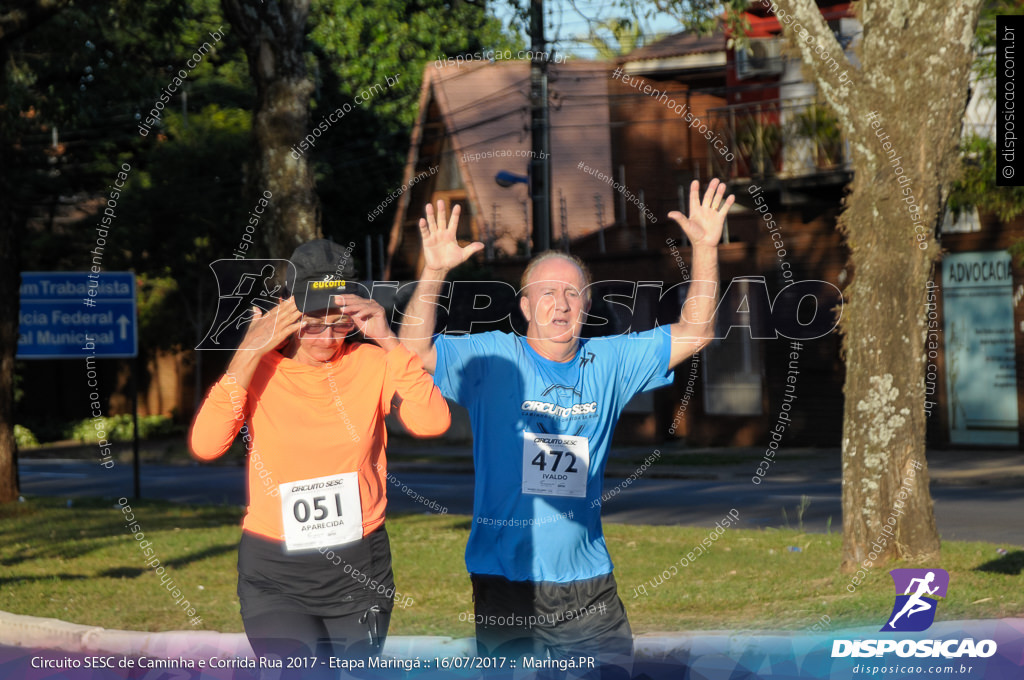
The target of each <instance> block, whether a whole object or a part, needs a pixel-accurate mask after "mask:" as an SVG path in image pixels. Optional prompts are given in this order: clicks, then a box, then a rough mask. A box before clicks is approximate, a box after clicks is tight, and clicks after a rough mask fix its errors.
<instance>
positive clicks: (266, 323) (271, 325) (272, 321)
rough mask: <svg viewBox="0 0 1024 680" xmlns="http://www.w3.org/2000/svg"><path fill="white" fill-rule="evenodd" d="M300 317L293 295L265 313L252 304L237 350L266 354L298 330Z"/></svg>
mask: <svg viewBox="0 0 1024 680" xmlns="http://www.w3.org/2000/svg"><path fill="white" fill-rule="evenodd" d="M301 318H302V312H300V311H299V308H298V306H297V305H296V304H295V298H294V297H290V298H288V299H287V300H282V301H281V303H280V304H279V305H277V306H276V307H274V308H273V309H271V310H270V311H269V312H267V313H266V314H264V313H263V310H262V309H260V308H259V307H255V306H254V307H253V308H252V320H251V321H250V322H249V327H248V328H247V329H246V331H245V337H243V338H242V342H241V343H240V344H239V345H238V350H237V351H239V352H244V351H248V352H258V353H259V354H266V353H267V352H269V351H270V350H272V349H274V348H276V347H277V346H279V345H280V344H281V343H283V342H284V341H285V340H287V339H288V338H289V337H290V336H291V334H292V333H294V332H295V331H297V330H299V320H300V319H301Z"/></svg>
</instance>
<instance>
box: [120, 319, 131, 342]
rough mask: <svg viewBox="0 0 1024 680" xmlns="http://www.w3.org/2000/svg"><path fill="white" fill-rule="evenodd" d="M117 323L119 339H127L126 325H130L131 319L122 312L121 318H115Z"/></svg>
mask: <svg viewBox="0 0 1024 680" xmlns="http://www.w3.org/2000/svg"><path fill="white" fill-rule="evenodd" d="M117 325H118V326H120V327H121V339H122V340H127V339H128V326H130V325H131V321H129V320H128V317H127V316H125V315H124V314H122V315H121V318H120V319H118V320H117Z"/></svg>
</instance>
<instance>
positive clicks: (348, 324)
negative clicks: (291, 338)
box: [302, 319, 355, 335]
mask: <svg viewBox="0 0 1024 680" xmlns="http://www.w3.org/2000/svg"><path fill="white" fill-rule="evenodd" d="M328 328H330V329H331V330H332V331H334V332H335V333H336V334H337V333H339V332H340V333H341V334H347V333H348V332H349V331H351V330H352V329H353V328H355V324H354V323H353V322H352V320H351V319H344V320H342V321H338V322H336V323H319V322H317V321H314V322H311V323H308V324H306V325H305V326H303V327H302V333H303V334H308V335H320V334H321V333H323V332H324V331H325V330H327V329H328Z"/></svg>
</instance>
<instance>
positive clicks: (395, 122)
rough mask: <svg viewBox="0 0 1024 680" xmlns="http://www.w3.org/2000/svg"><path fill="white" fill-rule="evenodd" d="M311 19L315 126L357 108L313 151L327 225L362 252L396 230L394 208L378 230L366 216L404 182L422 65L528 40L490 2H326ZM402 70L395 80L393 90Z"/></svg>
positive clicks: (517, 45) (378, 223) (378, 224)
mask: <svg viewBox="0 0 1024 680" xmlns="http://www.w3.org/2000/svg"><path fill="white" fill-rule="evenodd" d="M310 25H311V26H312V29H311V31H310V34H309V41H310V43H311V50H312V53H313V55H314V57H315V59H316V63H315V69H316V73H318V78H317V83H316V84H317V91H316V93H315V96H314V110H313V111H312V113H311V120H312V124H313V125H315V124H316V123H317V122H318V121H319V120H320V119H321V118H322V117H323V116H324V115H325V114H326V113H328V112H330V111H333V110H335V109H337V108H338V107H340V106H343V105H344V104H350V105H351V106H352V111H351V112H349V113H347V114H346V115H345V117H344V118H343V119H341V120H340V121H339V122H338V123H336V124H335V125H334V126H332V127H331V129H330V130H329V131H328V132H327V133H326V134H325V135H323V136H322V137H321V140H320V141H319V142H318V143H317V146H316V149H315V151H314V152H312V153H313V154H314V155H313V158H314V160H315V162H316V172H317V192H318V194H319V196H320V200H321V203H322V206H323V231H324V234H326V235H328V236H332V237H333V238H334V239H335V240H336V241H338V242H340V243H345V242H348V241H350V240H353V241H355V242H356V243H357V244H359V245H360V248H359V251H360V252H361V250H362V248H361V246H362V244H363V238H364V236H365V234H367V233H370V234H376V233H383V232H386V230H387V229H388V228H389V227H390V224H391V221H390V217H391V215H390V214H385V215H384V216H383V217H381V218H378V219H377V220H375V221H374V223H373V226H370V225H369V224H367V222H366V219H365V215H366V214H367V213H369V212H371V211H372V210H373V209H374V208H375V207H376V206H377V205H378V204H379V203H380V202H381V201H382V200H383V199H384V198H386V197H387V195H388V193H389V192H391V191H393V190H394V189H395V188H396V187H398V186H400V185H401V183H402V170H403V168H404V166H405V160H406V156H407V154H408V151H409V141H410V132H411V129H412V125H413V123H414V122H415V120H416V116H417V115H418V113H419V97H420V89H421V87H422V83H423V74H424V69H425V68H427V67H429V66H430V65H431V64H433V62H434V61H435V60H436V59H438V58H439V57H441V58H443V57H445V56H456V55H460V54H472V53H475V52H480V51H484V50H489V49H493V50H505V49H511V50H513V52H515V51H517V50H519V49H523V47H524V46H523V45H522V44H521V43H520V42H518V41H517V40H516V38H514V37H512V36H508V35H506V34H505V33H503V31H502V27H501V23H500V22H499V21H498V20H497V19H495V18H494V17H492V16H490V15H489V14H487V12H486V11H485V10H484V9H483V7H482V6H480V5H475V4H471V3H463V2H459V3H448V2H443V1H442V0H426V1H425V2H416V3H411V2H407V1H406V0H385V1H384V2H374V3H365V2H357V1H356V0H318V1H317V2H314V3H313V6H312V9H311V11H310ZM396 74H397V75H398V80H397V83H395V84H393V85H391V86H390V87H386V85H387V82H388V81H387V78H388V77H391V78H394V77H395V76H396ZM378 84H379V85H380V86H381V87H382V88H384V89H383V91H379V92H378V93H377V94H375V95H374V96H373V97H372V98H371V99H370V100H369V101H368V102H366V103H364V104H362V105H356V104H355V102H354V98H355V97H356V96H357V95H358V94H359V93H360V92H362V91H364V90H367V89H368V88H372V87H374V86H375V85H378ZM437 162H439V159H434V160H430V163H431V165H434V164H436V163H437ZM392 209H393V208H392ZM363 271H365V270H363Z"/></svg>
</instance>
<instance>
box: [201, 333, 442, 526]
mask: <svg viewBox="0 0 1024 680" xmlns="http://www.w3.org/2000/svg"><path fill="white" fill-rule="evenodd" d="M395 395H398V396H399V397H400V398H401V399H402V402H401V406H400V408H399V415H400V417H401V419H402V423H403V424H404V425H405V426H406V428H408V429H409V431H410V432H412V433H413V434H416V435H421V436H437V435H439V434H442V433H443V432H444V431H445V430H447V429H448V426H449V424H450V423H451V414H450V413H449V411H448V405H447V403H446V402H445V400H444V398H443V397H442V396H441V393H440V392H439V391H438V389H437V387H435V386H434V382H433V380H431V378H430V376H429V375H428V374H427V373H426V372H424V370H423V364H422V363H421V362H420V360H419V358H418V357H417V356H416V355H415V354H413V353H412V352H410V351H409V350H407V349H405V348H404V347H402V346H398V347H396V348H394V349H392V350H391V351H389V352H385V351H384V350H383V349H381V348H380V347H377V346H376V345H370V344H354V343H346V344H345V345H344V346H343V348H342V350H341V352H340V353H339V355H338V357H337V358H335V359H334V360H333V361H331V362H328V363H326V364H324V365H323V366H309V365H306V364H303V363H301V362H298V361H295V360H293V359H288V358H286V357H284V356H283V355H281V354H280V353H279V352H276V351H272V352H268V353H267V354H265V355H264V356H263V357H262V359H261V360H260V363H259V365H258V366H257V368H256V372H255V374H254V375H253V379H252V381H251V382H250V384H249V389H248V390H246V389H243V388H241V387H240V386H239V385H238V384H237V382H236V380H235V378H234V377H233V376H232V375H230V374H225V375H224V376H222V377H221V379H220V380H219V381H217V383H215V384H214V385H213V387H211V388H210V392H209V394H208V395H207V396H206V399H205V400H204V401H203V404H202V406H200V408H199V413H197V414H196V418H195V421H194V422H193V424H192V430H191V432H190V435H189V445H190V447H191V449H192V452H193V453H194V454H195V456H196V457H197V458H199V459H201V460H212V459H214V458H217V457H218V456H221V455H223V454H224V452H225V451H227V450H228V448H229V447H230V446H231V442H232V441H234V439H235V437H236V435H237V434H238V433H239V430H242V435H243V440H245V441H246V445H247V447H248V449H249V466H248V486H249V505H248V509H247V512H246V515H245V518H244V519H243V521H242V528H243V529H245V530H246V531H250V532H252V533H255V534H259V535H261V536H265V537H267V538H270V539H272V540H275V541H279V540H282V539H283V536H284V525H283V522H282V507H281V503H282V501H281V494H280V492H279V488H280V485H283V484H287V483H291V482H296V481H298V480H308V479H313V478H319V477H323V476H326V475H332V474H338V473H346V472H356V473H358V487H359V503H360V507H361V509H362V520H363V521H362V524H363V536H365V535H367V534H369V533H370V532H372V531H373V530H374V529H376V528H377V527H379V526H380V525H381V524H382V523H383V522H384V511H385V507H386V505H387V476H386V475H387V460H386V458H385V455H384V449H385V446H386V444H387V430H386V429H385V427H384V416H385V415H387V414H388V413H389V412H390V410H391V402H392V398H393V397H394V396H395ZM243 427H244V428H245V429H243ZM287 510H289V509H287V508H286V509H285V511H287ZM339 512H340V508H339Z"/></svg>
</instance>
